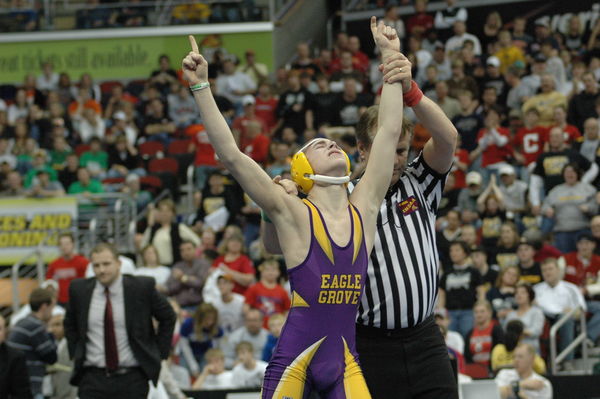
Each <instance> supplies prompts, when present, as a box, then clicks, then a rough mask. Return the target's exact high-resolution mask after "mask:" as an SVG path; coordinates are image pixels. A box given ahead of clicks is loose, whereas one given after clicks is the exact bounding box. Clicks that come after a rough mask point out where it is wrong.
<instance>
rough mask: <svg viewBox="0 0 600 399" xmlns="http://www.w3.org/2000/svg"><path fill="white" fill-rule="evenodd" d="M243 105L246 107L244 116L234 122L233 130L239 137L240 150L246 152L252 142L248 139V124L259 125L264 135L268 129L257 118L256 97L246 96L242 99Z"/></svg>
mask: <svg viewBox="0 0 600 399" xmlns="http://www.w3.org/2000/svg"><path fill="white" fill-rule="evenodd" d="M242 104H243V106H244V114H243V115H240V116H238V117H237V118H235V119H234V120H233V123H232V124H231V130H232V131H233V134H234V135H235V136H237V137H238V145H239V147H240V150H242V151H244V148H246V147H247V146H248V144H249V143H250V142H251V141H252V140H250V139H249V138H248V137H247V135H248V132H247V129H248V123H249V122H250V121H256V122H257V123H259V124H260V126H261V132H262V133H267V128H266V126H265V123H264V122H263V120H262V119H260V118H259V117H258V116H256V100H255V99H254V96H251V95H250V94H248V95H245V96H244V97H243V98H242Z"/></svg>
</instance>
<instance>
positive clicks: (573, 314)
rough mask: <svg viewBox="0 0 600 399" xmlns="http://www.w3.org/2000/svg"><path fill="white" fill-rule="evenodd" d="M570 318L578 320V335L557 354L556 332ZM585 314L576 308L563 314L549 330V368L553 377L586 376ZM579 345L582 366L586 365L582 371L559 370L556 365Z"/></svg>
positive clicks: (581, 309) (579, 307) (582, 310)
mask: <svg viewBox="0 0 600 399" xmlns="http://www.w3.org/2000/svg"><path fill="white" fill-rule="evenodd" d="M571 318H578V319H579V326H580V333H579V335H578V336H577V337H575V339H574V340H573V342H571V343H570V344H569V345H568V346H567V347H566V348H565V349H563V350H562V352H560V353H558V354H557V340H556V338H557V337H556V336H557V334H558V330H559V329H560V328H561V327H562V326H563V325H565V323H567V322H568V321H569V320H570V319H571ZM585 318H586V312H585V310H584V309H583V308H582V307H581V306H578V307H577V308H575V309H572V310H571V311H569V312H567V313H565V314H563V316H562V317H561V318H560V319H559V320H558V321H557V322H556V323H554V325H553V326H552V328H551V329H550V367H551V371H552V374H553V375H572V374H588V373H589V372H588V371H587V363H588V347H587V342H586V338H587V324H586V319H585ZM580 345H581V355H582V358H583V364H584V365H586V367H585V369H584V370H577V371H567V370H559V369H558V365H559V364H560V363H561V362H562V361H563V360H565V358H566V357H567V356H568V355H569V354H570V353H571V352H573V351H575V350H576V349H577V347H578V346H580Z"/></svg>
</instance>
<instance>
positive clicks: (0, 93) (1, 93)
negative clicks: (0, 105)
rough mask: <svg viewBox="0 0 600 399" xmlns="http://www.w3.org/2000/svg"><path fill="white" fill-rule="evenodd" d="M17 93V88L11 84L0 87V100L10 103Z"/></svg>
mask: <svg viewBox="0 0 600 399" xmlns="http://www.w3.org/2000/svg"><path fill="white" fill-rule="evenodd" d="M16 93H17V87H16V86H15V85H11V84H5V85H0V98H1V99H3V100H7V101H12V100H13V99H14V98H15V94H16Z"/></svg>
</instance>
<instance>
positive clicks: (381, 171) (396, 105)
mask: <svg viewBox="0 0 600 399" xmlns="http://www.w3.org/2000/svg"><path fill="white" fill-rule="evenodd" d="M371 32H372V34H373V39H374V40H375V43H376V44H377V47H378V48H379V50H380V52H381V56H382V59H383V60H384V62H386V61H387V60H388V59H389V58H390V57H392V56H393V55H394V54H399V51H400V41H399V39H398V36H397V34H396V31H395V30H394V29H393V28H390V27H389V26H385V25H384V24H383V22H382V21H380V22H379V24H377V20H376V18H375V17H371ZM402 57H404V56H403V55H402ZM403 65H404V66H403V67H402V68H403V69H404V70H403V72H404V73H405V74H406V75H408V76H410V75H409V74H410V62H409V61H408V60H407V59H406V57H404V58H403ZM402 102H403V101H402V85H401V84H400V83H384V85H383V92H382V94H381V102H380V104H379V113H378V118H377V134H376V135H375V138H374V139H373V144H372V150H371V157H370V158H369V162H368V163H367V167H366V169H365V174H364V175H363V178H362V179H361V180H360V182H359V183H358V184H357V186H356V188H355V189H354V191H353V192H352V195H351V199H352V202H353V203H354V204H355V205H356V206H358V207H359V209H360V210H361V211H363V216H365V215H364V211H368V212H369V213H372V212H375V213H376V212H377V210H378V209H379V206H380V204H381V201H382V200H383V197H384V196H385V193H386V191H387V189H388V187H389V185H390V181H391V179H392V173H393V167H392V165H393V164H394V157H395V156H396V147H397V143H398V140H399V139H400V133H401V131H402V115H403V112H402Z"/></svg>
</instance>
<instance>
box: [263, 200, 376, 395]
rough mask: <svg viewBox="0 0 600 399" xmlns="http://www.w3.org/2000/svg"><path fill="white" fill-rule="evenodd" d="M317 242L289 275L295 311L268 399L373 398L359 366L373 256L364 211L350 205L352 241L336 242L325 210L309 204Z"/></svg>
mask: <svg viewBox="0 0 600 399" xmlns="http://www.w3.org/2000/svg"><path fill="white" fill-rule="evenodd" d="M304 203H305V204H306V206H307V208H308V211H309V217H310V222H311V236H312V237H311V242H310V247H309V250H308V255H307V256H306V259H305V260H304V262H302V263H301V264H300V265H299V266H297V267H295V268H293V269H291V270H290V271H289V276H290V284H291V289H292V308H291V309H290V312H289V315H288V318H287V321H286V323H285V325H284V327H283V330H282V332H281V337H280V338H279V341H278V343H277V347H276V348H275V352H274V353H273V357H272V359H271V361H270V362H269V366H268V367H267V371H266V374H265V379H264V383H263V390H262V398H263V399H306V398H308V396H309V394H310V393H311V392H312V391H316V392H319V393H320V394H321V397H322V398H328V399H346V398H360V399H369V398H370V397H371V396H370V394H369V390H368V389H367V385H366V383H365V380H364V377H363V375H362V371H361V369H360V366H359V365H358V361H357V354H356V349H355V321H356V311H357V307H358V304H359V301H360V296H361V294H362V291H363V286H364V278H365V274H366V270H367V263H368V254H367V249H366V247H365V242H364V237H363V228H362V220H361V217H360V214H359V213H358V210H357V209H356V208H355V207H354V206H353V205H351V204H349V205H348V217H349V218H350V220H351V225H352V232H351V234H350V240H349V242H348V243H347V244H346V246H344V247H339V246H337V245H336V244H335V243H334V241H333V240H332V238H331V236H330V235H329V232H328V230H327V226H325V222H324V219H323V217H322V215H321V213H320V212H319V210H318V209H317V208H316V207H315V206H314V204H313V203H312V202H310V201H309V200H304Z"/></svg>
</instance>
